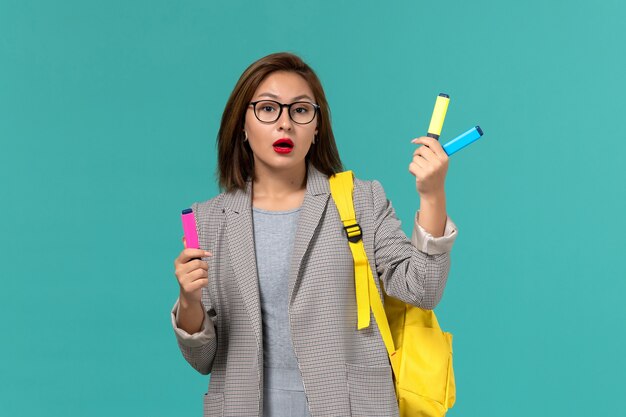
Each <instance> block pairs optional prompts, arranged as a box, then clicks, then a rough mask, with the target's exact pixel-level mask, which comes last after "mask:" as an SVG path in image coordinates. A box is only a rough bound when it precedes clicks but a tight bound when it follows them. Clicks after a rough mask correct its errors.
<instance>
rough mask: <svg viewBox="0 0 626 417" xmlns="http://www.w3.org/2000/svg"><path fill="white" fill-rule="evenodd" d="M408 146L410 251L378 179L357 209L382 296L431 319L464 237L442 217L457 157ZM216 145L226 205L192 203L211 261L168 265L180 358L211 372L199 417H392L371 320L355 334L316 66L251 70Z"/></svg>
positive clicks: (278, 64) (273, 61) (333, 151)
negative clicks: (451, 162)
mask: <svg viewBox="0 0 626 417" xmlns="http://www.w3.org/2000/svg"><path fill="white" fill-rule="evenodd" d="M364 122H367V120H364ZM414 143H416V144H421V145H422V146H420V147H419V148H418V149H417V150H416V151H415V152H414V154H413V156H412V161H410V163H409V171H410V173H411V174H413V175H414V176H415V178H416V190H417V193H419V196H420V210H419V211H418V212H417V213H416V216H415V219H414V220H415V223H414V230H413V235H412V238H411V240H409V239H408V238H407V236H406V235H405V234H404V232H403V231H402V229H401V228H400V221H399V220H398V219H397V218H396V216H395V212H394V209H393V207H392V206H391V203H390V202H389V201H388V200H387V198H386V196H385V193H384V191H383V188H382V186H381V184H380V183H379V182H378V181H363V180H359V179H358V178H355V180H354V193H353V196H354V206H355V211H356V213H357V220H358V222H359V224H360V226H361V229H362V232H363V242H364V245H365V248H366V252H367V256H368V259H369V261H370V264H371V266H372V272H373V273H374V275H375V276H377V278H378V279H377V280H376V281H377V285H378V286H379V291H382V289H384V290H385V291H386V292H387V294H389V295H390V296H392V297H396V298H398V299H400V300H402V301H405V302H407V303H411V304H413V305H416V306H419V307H422V308H426V309H432V308H434V307H435V306H436V305H437V303H438V302H439V300H440V299H441V296H442V294H443V289H444V287H445V284H446V280H447V276H448V271H449V268H450V251H451V249H452V244H453V242H454V240H455V239H456V236H457V230H456V226H455V225H454V223H453V222H452V220H451V219H450V218H449V217H448V216H447V214H446V208H445V192H444V180H445V176H446V172H447V167H448V158H447V155H446V154H445V152H444V151H443V149H442V147H441V145H440V144H439V142H437V141H436V140H435V139H432V138H428V137H420V138H417V139H414ZM218 147H219V155H218V159H219V161H218V173H219V182H220V186H221V188H222V190H224V192H223V193H221V194H220V195H218V196H216V197H214V198H213V199H210V200H208V201H205V202H201V203H194V204H193V205H192V209H193V211H194V213H195V216H196V219H197V223H198V234H199V240H200V246H201V248H202V249H187V248H186V249H184V250H182V251H181V252H180V254H179V255H178V257H177V258H176V260H175V262H174V265H175V275H176V278H177V280H178V283H179V285H180V295H179V298H178V300H177V301H176V303H175V305H174V308H173V309H172V313H171V320H172V325H173V327H174V331H175V333H176V338H177V340H178V344H179V347H180V350H181V352H182V354H183V356H184V358H185V359H186V360H187V361H188V362H189V364H190V365H191V366H193V367H194V368H195V369H196V370H198V372H200V373H202V374H205V375H206V374H209V373H210V374H211V377H210V382H209V388H208V392H207V393H206V394H205V396H204V415H205V416H222V415H228V416H235V415H236V416H245V417H250V416H264V417H275V416H289V417H299V416H315V417H317V416H351V415H353V416H359V417H364V416H397V415H398V405H397V400H396V397H395V392H394V386H393V380H392V373H391V367H390V364H389V359H388V356H387V351H386V349H385V345H384V343H383V341H382V339H381V336H380V332H379V330H378V327H377V325H376V322H375V320H374V318H373V316H372V317H371V324H370V326H369V327H368V328H366V329H362V330H357V308H356V298H355V288H354V267H353V258H352V254H351V251H350V249H349V246H348V241H347V239H346V235H345V232H344V229H343V225H342V222H341V219H340V217H339V214H338V212H337V208H336V206H335V204H334V201H333V199H332V197H331V195H330V189H329V182H328V177H329V176H331V175H333V174H335V173H337V172H340V171H341V170H342V164H341V160H340V158H339V155H338V152H337V147H336V145H335V139H334V136H333V132H332V128H331V125H330V111H329V107H328V103H327V102H326V97H325V95H324V91H323V89H322V86H321V84H320V81H319V79H318V78H317V76H316V75H315V73H314V72H313V71H312V70H311V68H310V67H309V66H308V65H307V64H305V63H304V62H303V61H302V60H301V59H300V58H299V57H297V56H295V55H293V54H289V53H277V54H272V55H269V56H266V57H264V58H261V59H260V60H258V61H256V62H254V63H253V64H252V65H251V66H250V67H248V68H247V69H246V70H245V71H244V73H243V74H242V75H241V77H240V79H239V81H238V82H237V85H236V86H235V88H234V90H233V92H232V94H231V96H230V98H229V100H228V103H227V104H226V108H225V110H224V114H223V117H222V122H221V126H220V131H219V134H218ZM407 159H408V158H407ZM416 200H417V196H416ZM381 295H382V292H381Z"/></svg>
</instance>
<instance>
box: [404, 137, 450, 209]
mask: <svg viewBox="0 0 626 417" xmlns="http://www.w3.org/2000/svg"><path fill="white" fill-rule="evenodd" d="M411 143H415V144H422V146H420V147H419V148H417V149H416V150H415V152H413V160H412V161H411V163H410V164H409V171H410V172H411V174H413V175H415V185H416V188H417V192H418V193H419V195H420V197H422V198H423V197H427V198H428V197H431V196H432V197H437V196H439V195H442V194H444V192H445V191H444V182H445V179H446V173H447V172H448V155H447V154H446V153H445V151H444V150H443V147H442V146H441V144H440V143H439V141H438V140H437V139H433V138H430V137H428V136H422V137H419V138H416V139H413V140H412V141H411Z"/></svg>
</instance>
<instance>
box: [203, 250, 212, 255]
mask: <svg viewBox="0 0 626 417" xmlns="http://www.w3.org/2000/svg"><path fill="white" fill-rule="evenodd" d="M204 256H213V254H212V253H211V252H207V251H204Z"/></svg>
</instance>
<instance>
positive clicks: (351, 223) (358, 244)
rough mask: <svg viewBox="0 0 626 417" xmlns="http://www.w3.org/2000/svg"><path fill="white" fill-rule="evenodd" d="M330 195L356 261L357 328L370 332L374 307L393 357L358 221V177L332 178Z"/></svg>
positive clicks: (391, 343)
mask: <svg viewBox="0 0 626 417" xmlns="http://www.w3.org/2000/svg"><path fill="white" fill-rule="evenodd" d="M329 180H330V191H331V194H332V197H333V200H334V201H335V205H336V206H337V210H338V211H339V216H340V217H341V221H342V222H343V228H344V229H345V231H346V234H347V237H348V243H349V245H350V250H351V251H352V257H353V258H354V280H355V287H356V302H357V311H358V320H357V328H358V329H359V330H361V329H364V328H367V327H368V326H369V324H370V307H371V309H372V311H373V312H374V318H375V319H376V323H377V324H378V328H379V330H380V333H381V336H382V338H383V341H384V342H385V346H386V347H387V352H388V353H389V355H393V353H394V352H395V348H394V344H393V338H392V336H391V330H390V329H389V322H388V321H387V315H386V314H385V309H384V307H383V303H382V301H381V299H380V296H379V294H378V288H377V287H376V283H375V282H374V275H373V274H372V270H371V268H370V265H369V262H368V260H367V254H366V253H365V247H364V246H363V240H362V233H361V227H360V226H359V224H358V223H357V221H356V215H355V212H354V202H353V199H352V192H353V190H354V177H353V174H352V171H345V172H340V173H338V174H335V175H333V176H332V177H330V178H329Z"/></svg>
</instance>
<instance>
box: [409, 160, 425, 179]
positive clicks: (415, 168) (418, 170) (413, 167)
mask: <svg viewBox="0 0 626 417" xmlns="http://www.w3.org/2000/svg"><path fill="white" fill-rule="evenodd" d="M423 171H424V169H423V168H422V167H420V166H419V165H418V164H417V163H416V162H411V163H410V164H409V172H410V173H411V174H413V175H414V176H415V177H419V176H421V175H422V173H423Z"/></svg>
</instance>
